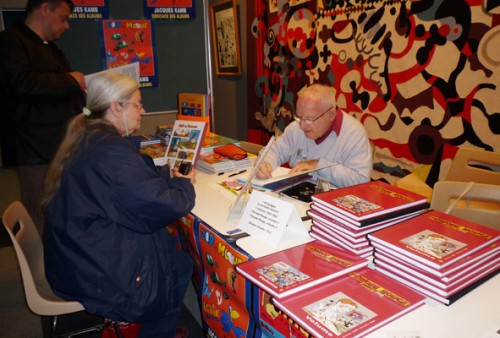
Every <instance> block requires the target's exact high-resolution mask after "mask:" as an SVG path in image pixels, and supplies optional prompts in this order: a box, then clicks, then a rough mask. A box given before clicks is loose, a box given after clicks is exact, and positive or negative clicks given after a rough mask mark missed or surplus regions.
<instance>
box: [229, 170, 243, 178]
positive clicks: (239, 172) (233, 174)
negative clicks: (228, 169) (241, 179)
mask: <svg viewBox="0 0 500 338" xmlns="http://www.w3.org/2000/svg"><path fill="white" fill-rule="evenodd" d="M245 171H247V170H246V169H245V170H241V171H238V172H237V173H232V174H231V175H228V176H227V177H233V176H236V175H239V174H243V173H244V172H245Z"/></svg>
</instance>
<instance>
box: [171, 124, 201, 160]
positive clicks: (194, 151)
mask: <svg viewBox="0 0 500 338" xmlns="http://www.w3.org/2000/svg"><path fill="white" fill-rule="evenodd" d="M206 131H207V124H206V123H205V122H200V121H185V120H176V121H175V122H174V125H173V128H172V136H171V137H170V140H169V143H168V145H167V150H166V152H165V163H168V164H169V166H170V168H174V167H179V165H180V164H181V163H183V162H184V163H186V162H187V163H188V164H191V165H192V167H193V168H194V167H195V166H196V162H197V160H198V157H199V154H200V150H201V145H202V143H203V138H204V137H205V133H206Z"/></svg>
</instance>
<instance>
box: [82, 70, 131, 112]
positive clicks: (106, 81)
mask: <svg viewBox="0 0 500 338" xmlns="http://www.w3.org/2000/svg"><path fill="white" fill-rule="evenodd" d="M138 89H139V84H138V83H137V81H136V80H135V79H134V78H133V77H131V76H128V75H125V74H121V73H116V72H113V71H107V72H104V73H101V74H98V75H95V76H94V77H93V78H92V79H91V80H90V83H89V85H88V87H87V108H88V109H90V110H91V111H92V115H93V117H97V118H99V117H102V114H103V113H104V112H105V111H106V110H107V109H108V108H109V107H110V106H111V103H112V102H113V101H117V102H125V101H127V100H128V99H129V98H130V97H131V96H132V94H134V93H135V92H136V91H137V90H138Z"/></svg>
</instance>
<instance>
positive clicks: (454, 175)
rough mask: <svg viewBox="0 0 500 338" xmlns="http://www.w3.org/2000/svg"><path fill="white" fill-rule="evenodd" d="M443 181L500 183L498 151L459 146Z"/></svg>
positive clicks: (499, 154) (499, 155)
mask: <svg viewBox="0 0 500 338" xmlns="http://www.w3.org/2000/svg"><path fill="white" fill-rule="evenodd" d="M445 181H458V182H476V183H486V184H496V185H500V153H498V152H492V151H486V150H479V149H470V148H460V149H459V150H458V152H457V154H456V156H455V158H454V159H453V161H452V163H451V166H450V169H449V171H448V174H447V176H446V179H445Z"/></svg>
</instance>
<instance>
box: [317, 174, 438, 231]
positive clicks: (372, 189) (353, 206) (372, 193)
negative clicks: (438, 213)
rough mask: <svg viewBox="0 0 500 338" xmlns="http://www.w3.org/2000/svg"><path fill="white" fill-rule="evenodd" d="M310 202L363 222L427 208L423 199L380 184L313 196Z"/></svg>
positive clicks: (386, 184) (397, 188) (364, 184)
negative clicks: (410, 209)
mask: <svg viewBox="0 0 500 338" xmlns="http://www.w3.org/2000/svg"><path fill="white" fill-rule="evenodd" d="M312 200H313V203H317V204H319V205H321V206H322V207H323V208H325V209H326V210H329V211H330V212H332V213H335V214H338V215H344V217H345V218H346V219H348V220H353V221H356V222H362V221H365V222H367V223H369V221H373V222H375V221H381V220H383V217H386V218H388V217H394V215H395V213H397V212H398V211H399V212H405V211H406V210H407V209H408V208H411V207H417V208H422V209H423V208H426V207H427V206H428V203H427V198H426V197H425V196H422V195H419V194H416V193H414V192H411V191H408V190H405V189H401V188H399V187H396V186H393V185H391V184H388V183H385V182H382V181H373V182H367V183H361V184H357V185H353V186H349V187H345V188H340V189H335V190H330V191H327V192H323V193H319V194H315V195H314V196H312ZM413 211H416V210H413ZM376 217H380V218H376ZM365 224H366V223H365ZM360 225H363V224H362V223H360Z"/></svg>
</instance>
